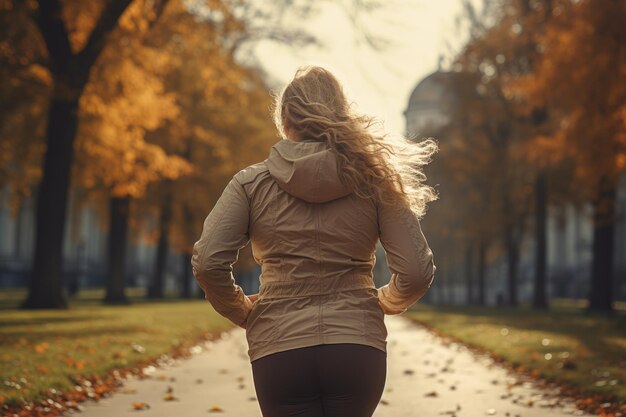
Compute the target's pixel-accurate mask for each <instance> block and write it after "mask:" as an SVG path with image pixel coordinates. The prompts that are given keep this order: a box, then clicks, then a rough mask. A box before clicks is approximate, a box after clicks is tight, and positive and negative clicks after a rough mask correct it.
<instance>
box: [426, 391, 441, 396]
mask: <svg viewBox="0 0 626 417" xmlns="http://www.w3.org/2000/svg"><path fill="white" fill-rule="evenodd" d="M438 396H439V394H437V391H431V392H429V393H427V394H426V395H424V397H438Z"/></svg>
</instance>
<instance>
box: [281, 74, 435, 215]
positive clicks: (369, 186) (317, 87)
mask: <svg viewBox="0 0 626 417" xmlns="http://www.w3.org/2000/svg"><path fill="white" fill-rule="evenodd" d="M274 122H275V123H276V126H277V128H278V130H279V132H280V134H281V135H282V136H283V137H285V138H288V135H287V131H288V132H289V134H290V135H291V134H293V136H294V137H292V139H295V140H300V139H304V138H312V139H315V140H319V141H325V142H326V143H327V144H328V145H330V148H331V149H333V150H334V151H335V152H336V154H337V155H338V156H339V158H338V165H339V166H338V172H339V175H340V180H341V181H342V182H343V183H344V184H345V185H347V186H348V187H349V188H350V189H351V190H352V191H353V192H354V193H355V194H356V195H357V196H359V197H361V198H365V199H376V200H377V201H378V202H380V203H382V204H388V205H390V206H393V207H394V208H397V209H399V210H401V209H406V208H410V209H411V210H412V211H413V212H414V213H415V215H416V216H417V217H418V218H422V217H423V216H424V214H425V213H426V203H428V202H430V201H434V200H437V199H438V196H437V194H436V191H435V190H434V189H433V188H432V187H430V186H428V185H426V184H424V181H425V180H426V175H425V174H424V172H423V167H424V166H425V165H427V164H428V163H429V162H430V161H431V159H432V155H433V154H434V153H436V152H437V151H438V150H439V147H438V145H437V142H436V141H435V140H434V139H432V138H429V139H426V140H424V141H422V142H413V141H411V140H408V139H407V138H405V137H404V136H396V135H390V134H386V133H376V132H375V131H374V130H375V128H376V126H377V125H378V124H379V122H378V121H377V120H376V119H375V118H374V117H370V116H366V115H360V114H356V113H355V112H353V111H352V109H351V104H350V103H349V102H348V101H347V99H346V97H345V95H344V91H343V87H342V86H341V84H340V83H339V81H338V80H337V78H335V76H334V75H333V74H332V73H331V72H330V71H328V70H326V69H324V68H322V67H319V66H306V67H301V68H299V69H298V70H297V71H296V74H295V76H294V78H293V80H291V82H290V83H288V84H287V85H286V86H285V87H284V89H283V90H282V91H281V92H280V94H278V95H276V96H275V102H274Z"/></svg>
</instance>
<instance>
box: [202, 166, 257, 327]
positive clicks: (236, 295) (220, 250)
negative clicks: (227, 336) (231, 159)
mask: <svg viewBox="0 0 626 417" xmlns="http://www.w3.org/2000/svg"><path fill="white" fill-rule="evenodd" d="M249 214H250V206H249V203H248V197H247V195H246V192H245V191H244V189H243V187H242V185H241V184H240V183H239V182H238V181H237V179H236V178H234V177H233V178H232V179H231V180H230V182H229V183H228V185H227V186H226V188H225V189H224V191H223V193H222V195H221V196H220V198H219V199H218V201H217V202H216V203H215V206H214V207H213V210H211V212H210V213H209V215H208V216H207V218H206V219H205V221H204V227H203V229H202V235H201V236H200V240H198V241H197V242H196V243H195V244H194V246H193V255H192V257H191V265H192V267H193V274H194V276H195V278H196V280H197V281H198V284H199V285H200V287H201V288H202V290H203V291H204V294H205V298H206V299H207V300H208V301H209V302H210V303H211V305H212V306H213V308H214V309H215V310H216V311H217V312H218V313H219V314H221V315H222V316H224V317H226V318H227V319H229V320H230V321H232V322H233V323H235V324H237V325H238V326H241V327H244V326H245V322H246V319H247V317H248V313H249V312H250V310H251V309H252V301H251V300H250V299H249V298H248V297H247V296H246V295H245V294H244V292H243V290H242V288H241V287H240V286H239V285H237V284H235V279H234V277H233V268H232V265H233V264H234V263H235V262H236V261H237V259H238V257H239V250H240V249H242V248H243V247H244V246H245V245H246V244H247V243H248V241H249V236H248V222H249Z"/></svg>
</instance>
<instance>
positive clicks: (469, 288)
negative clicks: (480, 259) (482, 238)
mask: <svg viewBox="0 0 626 417" xmlns="http://www.w3.org/2000/svg"><path fill="white" fill-rule="evenodd" d="M473 248H474V246H473V245H472V244H471V243H470V244H469V245H468V246H467V248H466V250H465V279H466V281H465V297H466V300H465V302H466V303H467V305H472V304H473V303H474V297H473V290H474V288H473V287H474V253H473V252H474V251H473Z"/></svg>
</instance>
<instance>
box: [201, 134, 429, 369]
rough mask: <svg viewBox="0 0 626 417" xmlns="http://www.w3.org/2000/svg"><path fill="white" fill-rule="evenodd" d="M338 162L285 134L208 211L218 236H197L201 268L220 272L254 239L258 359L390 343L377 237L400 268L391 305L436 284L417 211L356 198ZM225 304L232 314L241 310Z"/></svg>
mask: <svg viewBox="0 0 626 417" xmlns="http://www.w3.org/2000/svg"><path fill="white" fill-rule="evenodd" d="M336 166H337V160H336V155H335V153H334V152H333V151H332V150H331V149H330V148H328V146H327V145H326V144H325V143H323V142H319V141H314V140H304V141H298V142H296V141H292V140H289V139H282V140H281V141H279V142H278V143H276V144H275V145H274V146H273V147H272V149H271V151H270V155H269V156H268V158H267V159H266V160H265V161H263V162H260V163H258V164H255V165H252V166H250V167H248V168H246V169H244V170H241V171H240V172H239V173H237V174H236V175H235V176H234V178H233V180H232V181H231V183H230V184H229V185H228V187H226V189H225V191H224V194H223V195H222V197H221V199H220V202H218V204H217V205H216V207H215V208H214V210H213V211H212V214H211V216H209V218H207V222H208V223H211V224H205V229H207V228H211V230H212V234H211V239H208V236H207V237H206V238H205V239H200V240H199V241H198V242H197V243H196V246H195V248H194V249H195V255H194V258H193V261H194V262H193V263H194V268H195V269H197V270H202V269H204V270H213V271H215V270H219V269H220V268H222V269H223V268H225V267H226V265H227V264H228V263H229V262H231V261H232V251H233V250H238V249H239V248H240V247H242V246H243V245H244V244H245V243H246V242H247V241H248V239H249V240H250V241H251V244H252V252H253V255H254V257H255V260H256V262H257V263H259V264H260V265H261V268H262V270H261V276H260V291H259V299H258V301H257V302H256V303H255V304H254V307H253V308H251V309H250V311H249V315H247V326H246V327H247V338H248V344H249V351H248V353H249V356H250V360H251V361H254V360H256V359H259V358H261V357H263V356H266V355H269V354H272V353H276V352H280V351H284V350H288V349H293V348H297V347H306V346H312V345H316V344H324V343H359V344H366V345H369V346H372V347H376V348H378V349H380V350H382V351H386V337H387V331H386V328H385V325H384V311H383V309H382V308H381V306H380V305H379V294H378V290H377V289H376V287H375V285H374V281H373V276H372V269H373V267H374V264H375V262H376V257H375V255H374V253H375V248H376V243H377V241H378V239H379V238H380V239H381V242H382V243H383V246H384V248H385V250H386V252H387V258H388V264H389V267H390V269H391V271H392V272H394V275H392V283H391V284H392V287H393V288H389V287H387V289H388V290H392V291H389V292H387V293H386V295H387V299H386V301H387V305H388V306H391V307H390V308H392V307H393V306H394V305H395V307H396V308H399V311H397V312H401V311H403V309H404V308H406V307H407V306H408V305H409V304H408V303H410V304H412V303H414V302H415V301H417V299H418V298H419V297H421V295H423V293H424V292H425V291H426V290H427V289H428V287H429V286H430V282H431V280H432V277H433V274H434V271H435V266H434V264H433V257H432V253H431V252H430V249H429V248H428V246H427V244H426V241H425V239H424V236H423V234H422V232H421V230H420V228H419V222H418V221H417V219H416V218H415V216H413V215H412V214H411V213H410V212H408V211H407V212H406V215H407V216H406V218H404V219H401V218H398V216H397V215H396V214H393V213H391V212H390V211H389V208H386V207H384V206H379V205H377V204H375V203H373V202H372V200H368V199H362V198H359V197H357V196H356V195H355V194H353V193H351V192H350V191H349V190H347V189H346V188H345V187H344V186H343V184H342V183H341V181H340V180H339V177H338V175H337V170H336ZM242 219H247V221H245V222H244V221H242ZM228 242H231V245H230V252H229V251H228V248H229V247H228V246H225V245H226V244H228ZM220 254H221V255H224V256H225V258H223V257H220ZM229 256H230V257H229ZM211 264H212V265H211ZM220 265H221V266H220ZM216 282H218V281H216V280H214V279H212V280H206V281H205V283H204V285H203V288H204V289H205V292H207V294H212V297H214V299H218V300H223V299H224V298H226V299H227V298H228V297H225V294H219V286H218V287H217V292H216V288H211V287H212V283H213V284H214V283H216ZM201 285H202V282H201ZM224 288H228V287H227V286H226V287H224ZM210 301H211V300H210ZM214 306H215V304H214ZM216 308H217V309H218V311H220V306H219V304H218V305H217V306H216ZM222 308H223V310H222V312H223V313H225V315H226V316H227V317H228V315H229V314H237V313H238V312H237V311H235V310H232V307H231V306H228V305H224V307H222ZM229 309H230V310H229ZM233 321H235V322H237V319H234V320H233Z"/></svg>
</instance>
